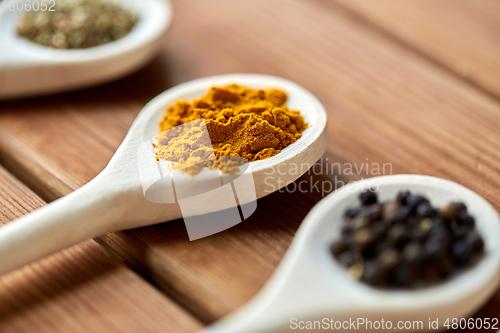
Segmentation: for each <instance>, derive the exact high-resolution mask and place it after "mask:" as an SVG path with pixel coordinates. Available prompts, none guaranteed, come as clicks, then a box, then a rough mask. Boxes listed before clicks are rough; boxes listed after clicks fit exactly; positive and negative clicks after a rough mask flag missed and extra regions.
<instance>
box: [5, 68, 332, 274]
mask: <svg viewBox="0 0 500 333" xmlns="http://www.w3.org/2000/svg"><path fill="white" fill-rule="evenodd" d="M230 84H239V85H242V86H246V87H249V88H254V89H257V88H258V89H269V88H276V89H280V90H282V91H284V92H286V94H287V95H288V99H287V101H286V104H287V105H288V107H289V108H290V109H292V110H299V111H300V114H301V115H302V117H303V118H304V120H305V121H306V122H307V124H308V127H307V128H306V129H305V130H304V131H303V132H302V137H300V138H299V139H298V140H297V141H296V142H295V143H293V144H291V145H289V146H288V147H286V148H284V149H283V150H282V151H281V152H280V153H279V154H277V155H275V156H273V157H270V158H267V159H263V160H260V161H255V162H251V163H248V167H247V169H246V170H241V171H242V172H243V173H242V174H239V175H236V176H237V178H236V179H235V176H233V175H225V174H222V175H220V174H219V170H218V169H215V170H209V169H207V168H204V169H203V170H202V172H200V173H198V174H196V175H194V176H191V175H186V174H183V173H181V172H180V171H175V172H173V173H172V179H173V183H175V193H174V194H172V195H171V196H170V197H169V196H168V195H164V194H165V193H168V192H167V190H168V189H171V186H172V181H171V179H170V178H168V177H162V175H161V172H160V171H159V168H158V166H157V163H156V156H155V155H154V153H153V152H152V150H153V147H152V145H151V140H152V138H154V137H155V136H156V135H157V134H158V132H159V122H160V120H162V119H163V116H164V114H165V109H166V107H167V106H170V105H172V104H174V103H175V102H177V101H179V100H188V101H192V100H194V99H196V98H199V97H201V96H203V95H204V94H205V93H206V92H207V91H208V90H209V89H210V88H211V87H213V86H218V87H221V86H226V85H230ZM326 145H327V132H326V111H325V109H324V108H323V106H322V105H321V103H320V102H319V101H318V100H317V99H316V98H315V97H314V95H312V94H311V93H310V92H308V91H307V90H305V89H304V88H302V87H300V86H299V85H297V84H295V83H293V82H290V81H288V80H285V79H281V78H277V77H273V76H267V75H257V74H233V75H221V76H214V77H208V78H203V79H198V80H194V81H190V82H186V83H183V84H181V85H178V86H176V87H173V88H171V89H169V90H167V91H165V92H164V93H162V94H160V95H159V96H157V97H156V98H154V99H153V100H151V101H150V102H149V103H148V104H147V105H146V106H145V107H144V108H143V109H142V111H141V112H140V113H139V115H138V116H137V119H136V120H135V121H134V123H133V124H132V126H131V128H130V130H129V132H128V134H127V136H126V137H125V139H124V141H123V143H122V144H121V146H120V147H119V148H118V150H117V151H116V153H115V155H114V156H113V157H112V158H111V160H110V162H109V164H108V165H107V167H106V168H105V169H104V170H103V171H102V172H101V173H100V174H99V175H98V176H97V177H96V178H95V179H93V180H92V181H90V182H89V183H88V184H86V185H85V186H83V187H82V188H80V189H78V190H76V191H75V192H73V193H71V194H69V195H67V196H65V197H63V198H61V199H59V200H56V201H55V202H53V203H50V204H49V205H47V206H45V207H43V208H41V209H39V210H37V211H35V212H33V213H31V214H29V215H27V216H25V217H22V218H20V219H19V220H16V221H14V222H12V223H10V224H7V225H6V226H3V227H1V228H0V257H1V258H2V260H0V274H3V273H6V272H8V271H10V270H13V269H15V268H17V267H20V266H22V265H25V264H28V263H30V262H32V261H34V260H37V259H40V258H42V257H45V256H47V255H49V254H52V253H54V252H56V251H59V250H62V249H64V248H67V247H69V246H71V245H74V244H76V243H78V242H81V241H83V240H86V239H88V238H93V237H97V236H100V235H102V234H105V233H107V232H112V231H118V230H125V229H131V228H137V227H142V226H147V225H152V224H156V223H160V222H164V221H170V220H174V219H178V218H184V219H185V221H186V218H190V217H192V215H193V216H194V215H195V214H207V213H213V212H219V211H220V210H223V211H227V209H228V208H234V206H231V205H229V207H228V203H229V199H231V200H232V202H235V199H236V197H235V195H234V193H233V190H231V191H230V196H229V197H222V196H221V195H220V194H214V195H209V196H208V197H207V196H206V195H205V193H206V192H205V191H204V190H203V188H204V187H205V185H207V186H208V185H210V186H212V190H214V191H215V190H219V189H222V188H224V187H225V188H227V186H229V188H231V186H232V185H234V186H235V192H236V196H237V200H238V204H239V205H240V206H241V205H244V204H247V205H244V206H243V208H242V214H243V215H245V214H251V213H252V212H253V210H255V208H256V207H257V204H256V199H258V198H261V197H264V196H266V195H268V194H271V193H273V192H274V191H277V190H278V189H280V188H281V187H283V186H286V185H287V184H289V183H291V182H293V181H294V180H296V179H297V178H299V177H300V176H301V175H302V174H303V173H304V172H306V171H307V169H308V168H309V167H311V166H312V165H314V163H315V162H316V161H317V160H318V159H319V158H320V157H321V156H322V155H323V154H324V152H325V149H326ZM149 166H152V167H149ZM297 166H300V168H297ZM290 168H294V172H288V170H289V169H290ZM248 170H251V173H247V171H248ZM175 174H176V175H177V176H176V177H174V175H175ZM163 176H165V174H164V175H163ZM250 176H251V178H249V177H250ZM246 179H251V183H247V184H248V186H246V187H245V186H244V187H243V188H238V186H239V185H238V184H240V183H238V182H239V181H240V180H246ZM163 180H168V183H166V184H163V185H165V186H162V181H163ZM221 182H222V183H224V186H222V183H221ZM228 182H232V185H231V184H229V183H228ZM237 183H238V184H237ZM155 184H159V185H160V186H159V187H158V188H156V187H155V186H156V185H155ZM214 184H215V186H214ZM169 186H170V187H169ZM210 186H208V187H210ZM155 190H158V193H154V192H155ZM172 193H173V192H172ZM212 193H219V192H213V191H212V192H209V194H212ZM193 194H196V195H193ZM200 195H205V197H204V199H203V200H201V199H200ZM146 198H148V199H146ZM248 205H251V207H250V206H248ZM186 206H187V209H183V208H182V207H184V208H186ZM245 207H250V208H249V209H250V211H246V208H245ZM193 208H196V211H194V210H193ZM235 209H236V208H235ZM257 209H258V207H257ZM186 211H187V212H188V214H185V212H186ZM232 211H234V209H232ZM245 212H246V213H245ZM236 215H237V217H238V218H239V217H240V216H239V213H238V210H237V209H236ZM212 217H213V215H212ZM217 217H221V216H220V215H219V216H217ZM246 217H248V215H247V216H244V218H246ZM206 221H208V218H207V220H206ZM206 221H205V220H203V218H202V219H201V222H202V223H201V224H202V226H201V227H206V225H207V224H208V222H207V223H205V222H206ZM229 222H231V223H232V225H234V224H237V223H239V222H241V220H231V221H229ZM186 224H187V222H186ZM229 226H231V225H226V226H222V227H223V228H222V229H219V231H220V230H224V229H225V228H227V227H229ZM218 227H219V226H218ZM188 232H189V229H188ZM206 235H207V234H206V233H205V236H206ZM202 236H203V235H202Z"/></svg>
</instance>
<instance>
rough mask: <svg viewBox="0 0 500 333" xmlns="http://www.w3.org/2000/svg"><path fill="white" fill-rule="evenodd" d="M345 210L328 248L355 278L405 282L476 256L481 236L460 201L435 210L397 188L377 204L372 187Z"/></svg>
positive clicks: (434, 276) (439, 274)
mask: <svg viewBox="0 0 500 333" xmlns="http://www.w3.org/2000/svg"><path fill="white" fill-rule="evenodd" d="M360 201H361V206H359V207H354V208H349V209H347V210H346V211H345V212H344V217H343V221H342V225H341V235H342V238H341V239H339V240H338V241H336V242H334V243H332V244H331V248H330V251H331V253H332V255H333V256H334V257H335V258H337V260H338V261H339V262H340V263H341V264H342V265H343V266H345V267H346V268H347V269H348V272H349V274H350V275H351V276H353V277H354V278H355V279H357V280H361V281H363V282H365V283H368V284H370V285H372V286H381V285H394V286H402V287H406V286H409V285H411V284H412V283H413V282H414V281H418V280H421V281H429V282H430V281H434V280H438V279H441V278H444V277H446V276H448V275H450V274H451V272H452V271H453V270H455V269H458V268H459V267H462V266H464V265H466V264H468V263H470V262H472V260H473V259H475V258H477V257H479V255H480V254H481V253H482V252H483V251H484V241H483V239H482V237H481V236H480V234H479V233H478V232H477V231H476V228H475V220H474V217H473V216H472V215H471V214H469V213H468V212H467V207H466V206H465V205H464V204H463V203H460V202H453V203H451V204H449V205H447V206H445V207H443V208H441V209H436V208H435V207H433V206H432V205H431V203H430V201H429V200H428V199H427V198H425V197H424V196H422V195H420V194H412V193H410V192H408V191H400V192H399V193H398V195H397V197H396V199H395V200H392V201H390V200H389V201H384V203H383V204H380V203H378V199H377V195H376V193H375V192H374V191H367V192H363V193H361V195H360Z"/></svg>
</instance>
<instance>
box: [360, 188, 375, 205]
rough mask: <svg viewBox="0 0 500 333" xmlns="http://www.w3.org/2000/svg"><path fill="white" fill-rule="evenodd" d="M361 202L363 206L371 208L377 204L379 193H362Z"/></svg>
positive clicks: (370, 191)
mask: <svg viewBox="0 0 500 333" xmlns="http://www.w3.org/2000/svg"><path fill="white" fill-rule="evenodd" d="M359 200H360V201H361V204H362V205H363V206H369V205H373V204H375V203H377V193H375V191H374V190H371V189H370V190H368V191H366V192H361V194H360V195H359Z"/></svg>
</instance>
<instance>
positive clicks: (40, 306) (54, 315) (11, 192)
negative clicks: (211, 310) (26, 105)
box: [0, 167, 199, 333]
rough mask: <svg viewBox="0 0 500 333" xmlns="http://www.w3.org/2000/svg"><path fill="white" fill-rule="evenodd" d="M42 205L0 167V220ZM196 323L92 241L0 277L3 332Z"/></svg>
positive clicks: (156, 328) (171, 328)
mask: <svg viewBox="0 0 500 333" xmlns="http://www.w3.org/2000/svg"><path fill="white" fill-rule="evenodd" d="M42 205H44V202H43V201H42V200H41V199H40V198H39V197H37V196H36V195H34V194H33V193H32V192H31V191H30V190H28V189H27V188H26V187H25V186H23V185H21V184H20V183H19V181H17V180H15V179H14V178H12V176H11V175H9V174H8V173H7V172H5V170H4V169H3V168H1V167H0V224H4V223H8V222H9V221H11V220H13V219H16V218H18V217H20V216H22V215H24V214H27V213H29V212H30V211H32V210H34V209H37V208H39V207H41V206H42ZM27 246H29V244H27ZM198 327H199V324H198V322H197V321H196V320H195V319H193V318H192V317H191V316H190V315H189V314H187V313H186V312H185V311H184V310H183V309H181V308H179V306H177V305H176V304H175V303H173V302H172V301H171V300H169V299H168V298H166V297H165V296H163V295H162V294H161V293H160V292H158V291H157V290H156V289H154V288H153V287H152V286H150V285H149V284H148V283H147V282H145V281H144V280H142V279H141V278H140V277H139V276H138V275H136V274H135V273H133V272H132V271H130V270H129V269H128V268H126V267H125V266H124V265H123V264H120V263H118V262H117V261H116V260H115V259H113V258H111V257H110V256H109V254H107V253H106V251H104V250H103V249H102V248H101V247H100V246H99V245H98V244H96V243H95V242H94V241H92V240H89V241H86V242H83V243H81V244H79V245H76V246H74V247H72V248H70V249H68V250H65V251H62V252H60V253H57V254H55V255H53V256H50V257H48V258H46V259H44V260H41V261H39V262H37V263H34V264H32V265H29V266H26V267H24V268H22V269H19V270H16V271H14V272H12V273H9V274H7V275H4V276H2V277H1V278H0V331H1V332H4V333H7V332H15V333H19V332H110V331H117V332H160V331H161V332H175V333H177V332H193V331H195V330H196V329H197V328H198Z"/></svg>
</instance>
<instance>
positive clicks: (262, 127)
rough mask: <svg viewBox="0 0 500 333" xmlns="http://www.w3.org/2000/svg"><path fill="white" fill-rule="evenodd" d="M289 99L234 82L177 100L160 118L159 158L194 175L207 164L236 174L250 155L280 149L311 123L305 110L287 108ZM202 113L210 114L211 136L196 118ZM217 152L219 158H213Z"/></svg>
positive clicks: (265, 155) (254, 156) (259, 157)
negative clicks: (303, 113)
mask: <svg viewBox="0 0 500 333" xmlns="http://www.w3.org/2000/svg"><path fill="white" fill-rule="evenodd" d="M286 100H287V95H286V93H285V92H283V91H281V90H277V89H268V90H260V89H250V88H246V87H243V86H239V85H236V84H232V85H228V86H225V87H212V88H210V90H209V91H208V92H207V93H206V94H205V95H204V96H203V97H201V98H200V99H196V100H194V101H193V102H192V103H190V102H188V101H185V100H181V101H177V102H176V103H174V104H173V105H171V106H170V107H168V108H167V111H166V113H165V115H164V117H163V120H162V121H161V122H160V128H161V133H160V134H158V145H157V149H158V150H157V153H156V154H157V159H161V160H166V161H171V162H175V163H178V164H177V165H176V168H178V169H182V171H183V172H187V173H189V174H192V175H195V174H197V173H198V172H200V170H201V168H203V167H208V168H210V169H215V168H216V167H219V168H220V169H221V170H222V172H226V173H232V174H234V173H236V172H237V171H238V166H239V165H242V164H243V163H245V162H246V161H248V162H253V161H258V160H263V159H266V158H269V157H272V156H274V155H276V154H279V153H280V152H281V150H282V149H284V148H285V147H287V146H289V145H291V144H292V143H294V142H296V141H297V139H299V138H300V137H301V136H302V132H303V131H304V130H305V129H306V128H307V124H306V123H305V122H304V119H303V118H302V116H301V115H300V113H299V112H298V111H293V110H290V109H288V107H287V105H286V104H285V102H286ZM197 119H204V120H205V124H206V129H207V131H208V134H209V138H208V136H207V135H206V133H203V132H204V127H203V128H202V125H201V124H202V123H201V121H199V122H194V123H191V122H193V121H195V120H197ZM188 123H190V124H188ZM183 124H187V125H190V126H187V125H183ZM179 125H183V126H179ZM204 134H205V135H204ZM187 148H189V149H187ZM212 154H215V159H213V158H212V159H210V156H213V155H212ZM223 156H232V157H234V158H221V157H223ZM222 161H224V163H223V162H222Z"/></svg>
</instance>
